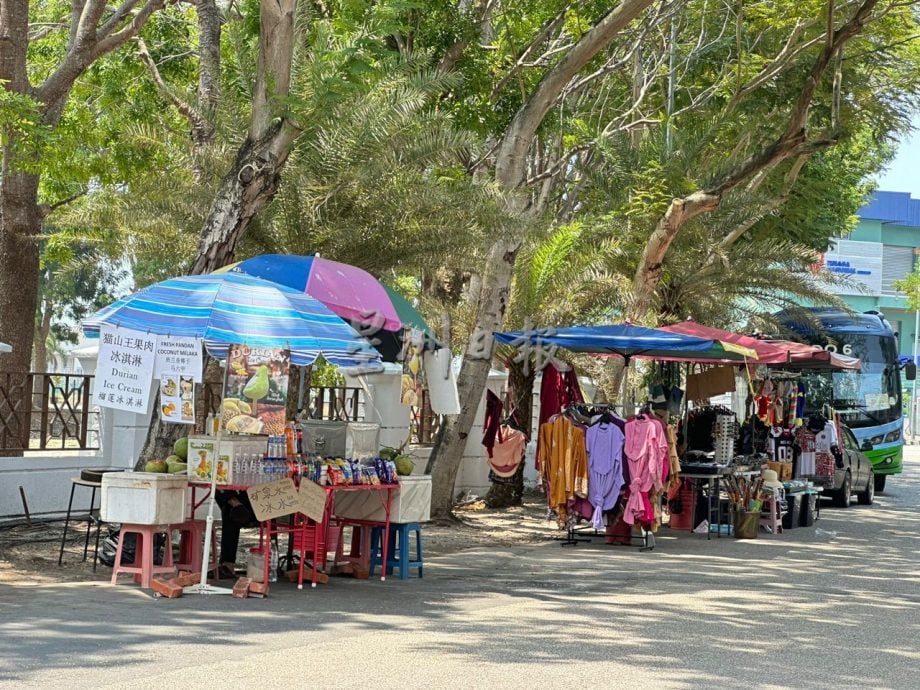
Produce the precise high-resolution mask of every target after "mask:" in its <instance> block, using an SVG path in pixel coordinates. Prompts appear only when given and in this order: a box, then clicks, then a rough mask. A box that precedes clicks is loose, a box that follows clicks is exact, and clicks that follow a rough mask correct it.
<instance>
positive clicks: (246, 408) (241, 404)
mask: <svg viewBox="0 0 920 690" xmlns="http://www.w3.org/2000/svg"><path fill="white" fill-rule="evenodd" d="M236 406H237V407H238V408H239V410H240V412H242V413H243V414H252V405H250V404H249V403H248V402H246V401H245V400H238V401H237V403H236Z"/></svg>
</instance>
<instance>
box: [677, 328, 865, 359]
mask: <svg viewBox="0 0 920 690" xmlns="http://www.w3.org/2000/svg"><path fill="white" fill-rule="evenodd" d="M661 330H663V331H668V332H669V333H680V334H682V335H692V336H696V337H698V338H712V339H714V340H719V341H721V342H728V343H734V344H736V345H740V346H743V347H748V348H750V349H752V350H754V351H755V352H756V353H757V363H758V364H782V365H783V366H784V367H789V366H791V367H794V368H803V369H804V368H809V369H811V368H822V367H828V368H832V369H859V368H860V363H859V359H857V358H855V357H847V356H845V355H839V354H837V353H833V352H828V351H827V350H824V349H822V348H820V347H818V346H816V345H804V344H802V343H796V342H793V341H790V340H760V339H758V338H753V337H751V336H747V335H741V334H740V333H732V332H731V331H724V330H722V329H720V328H713V327H711V326H704V325H703V324H701V323H697V322H696V321H691V320H687V321H682V322H680V323H675V324H673V325H671V326H664V327H662V329H661ZM688 361H689V360H688ZM694 361H698V360H697V359H696V358H694ZM720 363H724V364H729V363H731V362H730V361H727V360H721V361H720Z"/></svg>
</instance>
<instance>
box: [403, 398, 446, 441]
mask: <svg viewBox="0 0 920 690" xmlns="http://www.w3.org/2000/svg"><path fill="white" fill-rule="evenodd" d="M443 422H444V416H443V415H439V414H435V413H434V412H432V410H431V404H430V403H429V400H428V391H427V390H423V391H422V395H421V399H420V400H419V405H418V407H413V408H412V414H411V416H410V418H409V439H410V441H411V442H412V443H414V444H416V445H419V446H433V445H434V441H435V439H436V438H437V437H438V432H439V431H440V430H441V424H442V423H443Z"/></svg>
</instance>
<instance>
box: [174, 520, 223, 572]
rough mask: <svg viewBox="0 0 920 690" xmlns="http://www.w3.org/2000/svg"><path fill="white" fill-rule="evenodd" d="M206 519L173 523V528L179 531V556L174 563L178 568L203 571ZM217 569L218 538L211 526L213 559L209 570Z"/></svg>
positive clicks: (214, 570) (209, 564)
mask: <svg viewBox="0 0 920 690" xmlns="http://www.w3.org/2000/svg"><path fill="white" fill-rule="evenodd" d="M207 524H208V523H207V522H205V521H204V520H186V521H185V522H183V523H182V524H181V525H173V526H172V530H173V531H174V532H179V558H178V560H177V562H176V563H175V564H174V565H175V566H176V569H177V570H189V571H191V572H193V573H200V572H201V557H202V556H203V555H204V553H203V551H204V533H205V531H206V529H207ZM216 571H217V540H216V539H215V538H214V529H213V527H212V528H211V561H210V563H208V572H216Z"/></svg>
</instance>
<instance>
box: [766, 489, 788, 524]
mask: <svg viewBox="0 0 920 690" xmlns="http://www.w3.org/2000/svg"><path fill="white" fill-rule="evenodd" d="M782 500H783V491H782V490H779V491H777V492H776V493H775V494H774V495H772V496H768V497H767V498H765V499H764V501H763V511H762V512H761V513H760V526H761V527H764V528H766V529H767V530H769V532H770V533H771V534H781V533H782V531H783V516H784V515H785V514H786V511H784V510H783V508H782Z"/></svg>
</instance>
